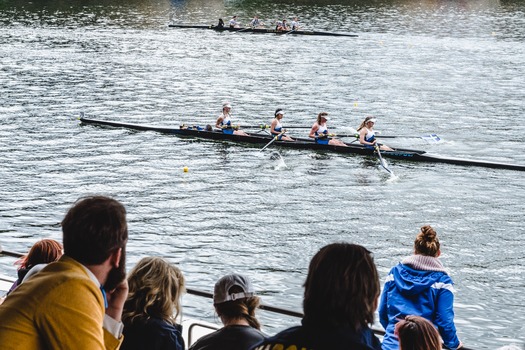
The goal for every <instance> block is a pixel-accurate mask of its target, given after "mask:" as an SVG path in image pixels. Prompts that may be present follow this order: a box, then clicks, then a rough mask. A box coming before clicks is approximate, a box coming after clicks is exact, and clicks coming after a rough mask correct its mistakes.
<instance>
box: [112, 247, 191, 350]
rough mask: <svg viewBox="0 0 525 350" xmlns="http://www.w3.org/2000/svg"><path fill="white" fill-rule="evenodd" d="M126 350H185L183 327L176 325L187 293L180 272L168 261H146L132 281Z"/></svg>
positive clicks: (125, 315) (125, 316)
mask: <svg viewBox="0 0 525 350" xmlns="http://www.w3.org/2000/svg"><path fill="white" fill-rule="evenodd" d="M128 284H129V294H128V299H127V300H126V303H125V304H124V312H123V314H122V320H123V322H124V343H122V347H121V349H122V350H135V349H137V350H139V349H149V350H161V349H171V350H184V339H183V338H182V327H181V326H180V325H178V324H176V323H175V320H176V318H177V317H178V315H179V314H180V312H181V302H180V301H181V296H182V293H183V292H184V291H185V282H184V276H183V275H182V272H181V271H180V270H179V268H178V267H177V266H175V265H173V264H170V263H168V262H167V261H165V260H164V259H161V258H156V257H148V258H143V259H142V260H140V261H139V262H138V264H137V265H136V266H135V267H134V268H133V269H132V270H131V272H130V273H129V277H128Z"/></svg>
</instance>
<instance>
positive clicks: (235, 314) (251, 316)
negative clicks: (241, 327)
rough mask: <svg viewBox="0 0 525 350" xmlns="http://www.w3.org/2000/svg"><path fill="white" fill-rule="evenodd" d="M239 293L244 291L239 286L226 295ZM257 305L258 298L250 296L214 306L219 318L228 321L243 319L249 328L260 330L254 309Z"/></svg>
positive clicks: (258, 302)
mask: <svg viewBox="0 0 525 350" xmlns="http://www.w3.org/2000/svg"><path fill="white" fill-rule="evenodd" d="M240 292H244V290H243V289H242V288H241V287H239V286H233V287H231V288H230V289H229V290H228V294H233V293H240ZM259 304H260V298H259V297H257V296H252V297H248V298H241V299H236V300H232V301H227V302H225V303H220V304H215V311H217V315H219V317H222V318H225V319H228V320H236V319H242V318H244V319H245V320H246V321H248V324H249V325H250V327H252V328H255V329H261V324H260V323H259V320H257V318H256V317H255V309H257V307H259Z"/></svg>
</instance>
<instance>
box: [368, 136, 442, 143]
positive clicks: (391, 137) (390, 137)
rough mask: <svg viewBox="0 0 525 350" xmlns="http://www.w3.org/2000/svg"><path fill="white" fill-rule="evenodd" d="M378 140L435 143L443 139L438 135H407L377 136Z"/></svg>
mask: <svg viewBox="0 0 525 350" xmlns="http://www.w3.org/2000/svg"><path fill="white" fill-rule="evenodd" d="M375 136H376V137H378V138H383V139H423V140H431V141H434V142H438V141H441V138H440V137H439V136H438V135H436V134H428V135H421V136H405V135H375Z"/></svg>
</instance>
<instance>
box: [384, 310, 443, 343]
mask: <svg viewBox="0 0 525 350" xmlns="http://www.w3.org/2000/svg"><path fill="white" fill-rule="evenodd" d="M394 333H395V335H396V336H397V338H398V339H399V350H441V349H442V348H441V338H440V337H439V334H438V332H437V330H436V327H434V325H433V324H432V323H431V322H430V321H428V320H427V319H425V318H423V317H420V316H406V317H405V319H403V320H401V321H399V322H398V323H397V324H396V328H395V331H394Z"/></svg>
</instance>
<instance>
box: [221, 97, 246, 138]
mask: <svg viewBox="0 0 525 350" xmlns="http://www.w3.org/2000/svg"><path fill="white" fill-rule="evenodd" d="M231 110H232V106H231V104H230V102H224V103H223V104H222V114H221V115H220V116H219V118H217V122H216V123H215V127H216V128H218V129H221V131H222V133H223V134H227V135H241V136H247V135H248V134H246V133H245V132H244V131H242V130H236V129H235V128H234V126H233V125H232V122H231V116H232V115H231ZM237 127H238V126H237Z"/></svg>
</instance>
